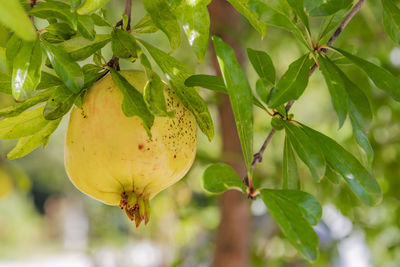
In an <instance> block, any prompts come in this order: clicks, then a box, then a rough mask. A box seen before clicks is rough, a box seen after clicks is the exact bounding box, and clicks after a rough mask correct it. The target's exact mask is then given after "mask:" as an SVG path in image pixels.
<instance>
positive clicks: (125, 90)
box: [110, 69, 154, 138]
mask: <svg viewBox="0 0 400 267" xmlns="http://www.w3.org/2000/svg"><path fill="white" fill-rule="evenodd" d="M110 72H111V75H112V79H113V82H114V84H115V85H117V86H118V88H119V89H120V90H121V92H122V95H123V96H124V100H123V101H122V111H123V112H124V114H125V116H127V117H132V116H138V117H139V118H140V119H141V120H142V121H143V127H144V128H145V129H146V131H147V134H148V135H149V137H150V138H151V132H150V129H151V127H152V126H153V123H154V116H153V114H151V112H150V111H149V110H148V108H147V106H146V103H145V101H144V99H143V95H142V94H141V93H140V92H139V91H138V90H137V89H136V88H135V87H133V86H132V85H131V84H130V83H129V82H128V81H127V80H126V79H125V78H124V77H123V76H122V75H121V74H119V73H118V72H117V71H116V70H114V69H110Z"/></svg>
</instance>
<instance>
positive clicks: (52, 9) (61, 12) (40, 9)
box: [29, 1, 77, 30]
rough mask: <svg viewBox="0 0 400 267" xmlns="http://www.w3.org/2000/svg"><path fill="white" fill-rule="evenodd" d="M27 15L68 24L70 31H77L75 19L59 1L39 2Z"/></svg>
mask: <svg viewBox="0 0 400 267" xmlns="http://www.w3.org/2000/svg"><path fill="white" fill-rule="evenodd" d="M29 14H30V15H32V16H35V17H38V18H41V19H49V18H55V19H60V20H62V21H65V22H66V23H68V25H69V26H71V28H72V29H74V30H76V29H77V19H76V16H74V15H73V13H72V12H71V7H70V6H69V5H67V4H65V3H62V2H59V1H47V2H39V3H37V5H35V7H34V8H33V9H31V10H30V11H29Z"/></svg>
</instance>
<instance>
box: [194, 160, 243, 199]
mask: <svg viewBox="0 0 400 267" xmlns="http://www.w3.org/2000/svg"><path fill="white" fill-rule="evenodd" d="M201 181H202V184H203V188H204V190H206V191H207V192H209V193H212V194H222V193H223V192H225V191H226V190H229V189H238V190H240V191H242V192H246V186H245V185H244V184H243V182H242V181H241V179H240V178H239V176H238V175H237V174H236V172H235V171H234V170H233V169H232V167H231V166H229V165H227V164H224V163H214V164H212V165H210V166H208V167H207V169H206V170H205V171H204V173H203V177H202V180H201Z"/></svg>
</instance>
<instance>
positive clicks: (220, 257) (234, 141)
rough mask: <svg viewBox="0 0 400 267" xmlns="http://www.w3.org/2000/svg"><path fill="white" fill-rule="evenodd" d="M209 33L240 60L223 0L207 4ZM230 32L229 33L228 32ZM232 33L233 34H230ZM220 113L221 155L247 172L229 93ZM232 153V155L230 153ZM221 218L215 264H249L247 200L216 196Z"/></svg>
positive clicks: (234, 21)
mask: <svg viewBox="0 0 400 267" xmlns="http://www.w3.org/2000/svg"><path fill="white" fill-rule="evenodd" d="M209 11H210V17H211V31H212V34H214V35H218V36H220V37H221V38H222V39H224V41H226V42H228V43H229V44H230V45H231V46H232V47H233V48H234V49H235V51H236V54H237V57H238V60H239V62H240V61H241V59H242V58H243V57H242V53H241V50H240V49H239V47H238V42H240V40H233V39H235V37H236V38H238V37H239V36H240V34H238V33H239V30H240V29H239V26H240V23H239V22H240V19H241V18H240V17H239V15H238V13H237V12H236V11H235V10H234V8H233V7H232V6H231V5H230V4H229V3H228V2H226V1H224V0H214V1H212V3H211V4H210V5H209ZM229 33H230V34H229ZM233 33H234V35H233ZM212 51H213V65H214V69H215V72H216V74H218V75H220V74H221V73H220V69H219V65H218V62H217V59H216V56H215V53H214V50H213V49H212ZM221 100H222V101H221V105H220V106H219V115H220V122H221V133H222V140H223V155H229V157H227V159H223V160H224V161H225V162H226V163H227V164H229V165H230V166H232V167H233V168H234V169H235V171H236V172H237V173H238V174H239V176H240V177H244V175H245V173H246V169H245V165H244V159H243V156H242V150H241V146H240V142H239V137H238V134H237V131H236V124H235V120H234V117H233V112H232V108H231V105H230V101H229V98H228V96H226V95H223V96H221ZM231 156H233V157H231ZM219 205H220V213H221V222H220V225H219V227H218V232H217V239H216V250H215V256H214V260H213V266H214V267H226V266H229V267H247V266H250V263H249V254H250V247H249V245H250V234H251V233H250V210H249V201H247V199H246V198H245V196H244V195H243V194H241V193H240V192H238V191H233V190H229V191H227V192H225V193H224V194H223V195H221V197H220V200H219Z"/></svg>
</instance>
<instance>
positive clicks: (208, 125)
mask: <svg viewBox="0 0 400 267" xmlns="http://www.w3.org/2000/svg"><path fill="white" fill-rule="evenodd" d="M139 41H140V43H142V44H143V45H144V46H145V47H146V49H147V51H148V52H149V53H150V55H151V56H152V58H153V59H154V61H155V62H156V63H157V65H158V66H159V67H160V68H161V70H162V71H163V72H164V73H165V74H166V76H167V78H168V80H169V81H170V84H171V86H172V88H173V89H174V92H175V93H176V95H177V96H178V98H179V99H180V100H181V102H182V104H183V105H184V106H185V107H186V108H187V109H188V110H189V111H190V112H192V113H193V115H194V117H195V118H196V121H197V124H198V125H199V127H200V129H201V131H202V132H203V133H204V134H205V135H206V136H207V137H208V139H209V140H211V139H212V138H213V137H214V126H213V122H212V119H211V115H210V112H209V111H208V107H207V105H206V103H205V102H204V100H203V99H202V98H201V97H200V95H199V93H198V92H197V90H196V89H195V88H193V87H186V86H185V80H186V79H187V78H188V77H189V76H190V75H191V73H190V72H189V70H188V69H187V68H186V67H185V66H184V65H183V64H182V63H181V62H179V61H178V60H176V59H175V58H174V57H171V56H170V55H168V54H166V53H165V52H163V51H161V50H159V49H158V48H156V47H154V46H152V45H150V44H149V43H146V42H144V41H142V40H139Z"/></svg>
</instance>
